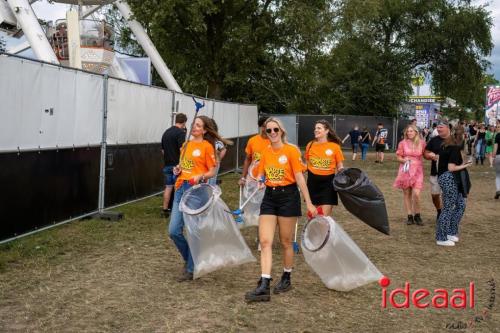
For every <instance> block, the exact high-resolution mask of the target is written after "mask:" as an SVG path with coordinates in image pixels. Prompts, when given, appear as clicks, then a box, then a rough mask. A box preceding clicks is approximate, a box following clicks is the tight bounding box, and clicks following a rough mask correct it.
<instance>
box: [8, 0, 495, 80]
mask: <svg viewBox="0 0 500 333" xmlns="http://www.w3.org/2000/svg"><path fill="white" fill-rule="evenodd" d="M473 3H474V4H487V5H488V7H487V8H488V10H489V11H491V16H492V17H493V24H494V26H493V27H492V31H491V35H492V37H493V42H494V44H495V45H496V46H495V48H494V49H493V52H492V54H491V56H490V57H489V58H488V60H489V61H490V62H491V68H490V70H489V72H490V73H494V74H495V78H496V79H497V80H500V0H475V1H473ZM67 8H68V5H63V4H49V3H48V2H47V0H42V1H38V2H36V3H34V4H33V9H34V10H35V13H36V14H37V16H38V17H39V18H41V19H45V20H53V21H55V20H56V19H59V18H64V17H65V12H66V10H67ZM19 42H20V41H19V40H15V39H12V38H10V39H8V41H7V45H8V46H10V45H15V44H18V43H19Z"/></svg>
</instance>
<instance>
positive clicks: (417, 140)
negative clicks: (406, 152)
mask: <svg viewBox="0 0 500 333" xmlns="http://www.w3.org/2000/svg"><path fill="white" fill-rule="evenodd" d="M410 128H411V129H412V130H414V131H415V137H414V138H413V140H411V141H412V142H413V149H415V148H417V147H419V146H420V133H419V132H418V127H417V125H412V124H410V125H408V126H406V127H405V129H404V131H403V137H404V139H405V140H410V138H408V130H409V129H410Z"/></svg>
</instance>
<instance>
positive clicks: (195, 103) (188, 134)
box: [175, 97, 205, 178]
mask: <svg viewBox="0 0 500 333" xmlns="http://www.w3.org/2000/svg"><path fill="white" fill-rule="evenodd" d="M193 101H194V105H195V108H196V111H195V113H194V117H193V121H192V122H191V126H190V127H189V131H187V132H186V139H185V140H184V142H185V145H186V146H187V144H188V141H189V136H190V135H191V131H192V130H193V126H194V122H195V120H196V117H197V116H198V112H199V111H200V109H202V108H203V107H205V101H203V103H200V102H197V101H196V100H195V99H194V97H193ZM186 146H185V147H184V149H183V150H182V153H181V157H180V159H179V163H182V160H183V159H184V155H185V154H186V150H187V149H186V148H187V147H186ZM175 178H177V176H175Z"/></svg>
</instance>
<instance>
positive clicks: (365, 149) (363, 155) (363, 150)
mask: <svg viewBox="0 0 500 333" xmlns="http://www.w3.org/2000/svg"><path fill="white" fill-rule="evenodd" d="M369 147H370V144H369V143H362V144H361V159H362V160H363V161H364V160H366V153H367V152H368V148H369Z"/></svg>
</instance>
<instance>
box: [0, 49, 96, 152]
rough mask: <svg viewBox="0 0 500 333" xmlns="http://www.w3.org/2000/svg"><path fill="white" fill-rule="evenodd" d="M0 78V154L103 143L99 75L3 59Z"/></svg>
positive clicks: (20, 60)
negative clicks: (1, 152) (2, 152)
mask: <svg viewBox="0 0 500 333" xmlns="http://www.w3.org/2000/svg"><path fill="white" fill-rule="evenodd" d="M0 73H1V75H0V101H1V103H0V117H1V118H0V119H1V121H0V150H1V151H14V150H18V149H19V150H27V149H47V148H56V147H57V148H67V147H73V146H74V147H82V146H95V145H99V144H100V143H101V141H102V105H103V81H102V77H101V76H99V75H93V74H89V73H85V72H81V71H75V70H71V69H66V68H62V67H58V66H52V65H48V64H40V63H38V62H35V61H30V60H24V59H19V58H13V57H3V56H0Z"/></svg>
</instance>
